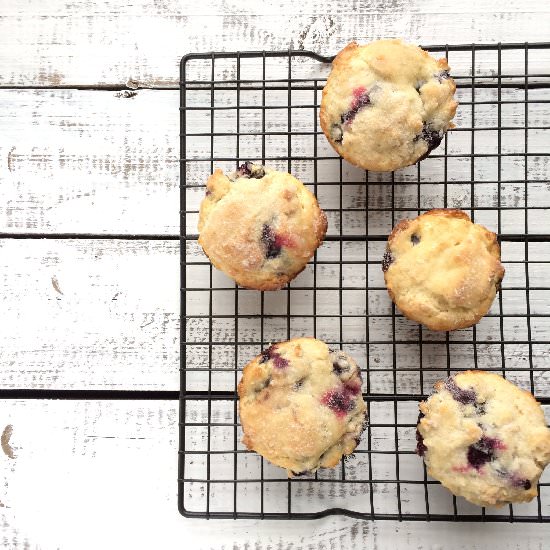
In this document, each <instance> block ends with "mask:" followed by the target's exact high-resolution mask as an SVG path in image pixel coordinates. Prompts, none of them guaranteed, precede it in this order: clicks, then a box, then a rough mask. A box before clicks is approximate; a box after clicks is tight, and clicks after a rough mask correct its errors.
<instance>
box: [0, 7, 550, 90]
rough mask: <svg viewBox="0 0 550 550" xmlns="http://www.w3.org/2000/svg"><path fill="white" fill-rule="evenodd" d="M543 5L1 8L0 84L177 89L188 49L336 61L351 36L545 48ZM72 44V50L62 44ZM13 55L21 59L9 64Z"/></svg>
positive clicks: (547, 12) (545, 19)
mask: <svg viewBox="0 0 550 550" xmlns="http://www.w3.org/2000/svg"><path fill="white" fill-rule="evenodd" d="M549 13H550V12H549V7H548V4H547V3H545V2H540V1H538V0H526V1H523V2H517V3H506V4H505V5H502V6H501V5H500V4H498V3H495V2H493V1H491V0H464V1H463V2H461V3H460V5H457V4H456V2H454V1H453V0H428V1H419V0H416V1H414V2H409V1H407V0H395V1H393V2H391V3H384V2H374V3H372V4H369V3H357V2H356V1H355V0H342V1H341V2H338V3H337V4H335V5H334V6H331V10H330V14H328V13H327V12H326V3H325V2H324V1H322V0H303V1H302V2H299V3H296V2H293V1H292V0H277V1H275V2H271V3H270V4H269V5H264V4H263V3H262V4H261V7H260V4H257V3H254V2H250V1H249V0H234V1H233V2H230V3H227V2H221V1H219V0H209V1H208V2H201V3H200V4H197V3H195V2H191V1H185V2H176V1H175V0H165V1H162V2H156V3H153V4H151V3H150V2H147V1H146V0H138V1H136V2H132V3H130V4H121V5H118V6H116V7H113V5H112V3H110V2H108V1H107V0H98V1H91V0H87V1H85V2H76V3H75V2H68V1H67V0H55V1H52V2H48V5H47V6H46V5H44V3H42V2H37V1H33V2H23V3H22V2H18V1H17V0H8V1H7V2H6V1H4V2H3V3H2V9H1V14H0V85H2V86H16V85H18V86H66V85H74V84H80V85H98V84H109V85H125V84H126V83H127V82H130V85H131V86H134V85H136V84H137V85H139V86H145V87H147V86H174V85H176V84H177V81H178V63H179V58H180V57H181V56H182V55H184V54H186V53H188V52H192V51H210V50H225V51H230V50H251V49H252V50H263V49H267V50H274V49H286V48H288V47H289V46H293V47H295V48H298V49H299V48H306V49H314V50H318V51H320V52H321V53H325V54H333V53H335V52H336V51H338V50H339V49H341V48H342V47H343V46H344V45H345V44H346V43H347V42H349V40H350V39H351V38H357V39H359V40H362V41H366V40H371V39H374V38H381V37H392V36H401V37H404V38H406V39H409V40H412V41H418V42H422V43H426V42H430V43H450V44H453V43H471V42H498V41H502V42H507V41H508V42H510V41H518V37H521V41H523V40H530V41H543V40H547V39H548V32H547V27H548V25H547V23H548V14H549ZM66 45H68V46H66ZM13 52H17V63H14V55H13Z"/></svg>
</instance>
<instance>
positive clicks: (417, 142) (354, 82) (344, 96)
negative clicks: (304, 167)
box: [320, 40, 458, 172]
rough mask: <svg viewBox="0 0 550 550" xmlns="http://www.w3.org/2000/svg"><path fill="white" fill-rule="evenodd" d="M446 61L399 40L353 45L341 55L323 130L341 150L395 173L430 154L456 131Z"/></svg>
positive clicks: (328, 90) (328, 91) (326, 97)
mask: <svg viewBox="0 0 550 550" xmlns="http://www.w3.org/2000/svg"><path fill="white" fill-rule="evenodd" d="M455 89H456V86H455V83H454V81H453V79H452V78H451V77H450V76H449V65H447V60H446V59H440V60H439V61H436V60H435V59H434V58H433V57H431V56H430V55H429V54H428V53H427V52H425V51H423V50H422V49H420V48H419V47H418V46H413V45H412V44H405V43H403V42H401V41H400V40H378V41H376V42H372V43H370V44H368V45H366V46H359V45H358V44H356V43H355V42H352V43H351V44H349V45H348V46H346V47H345V48H344V49H343V50H342V51H341V52H340V53H339V54H338V55H337V56H336V58H335V59H334V61H333V63H332V71H331V73H330V75H329V77H328V80H327V83H326V86H325V88H324V90H323V99H322V101H321V113H320V117H321V127H322V128H323V132H324V133H325V135H326V137H327V139H328V140H329V142H330V144H331V145H332V147H334V149H335V150H336V151H337V152H338V154H339V155H341V156H342V157H344V158H345V159H346V160H347V161H349V162H351V163H352V164H355V165H356V166H359V167H361V168H365V169H367V170H376V171H383V172H385V171H391V170H397V169H398V168H402V167H403V166H408V165H410V164H414V163H415V162H417V161H419V160H422V159H424V158H426V157H427V156H428V155H429V153H430V151H432V150H433V149H435V148H436V147H437V146H438V145H439V144H440V143H441V140H442V139H443V136H444V135H445V132H446V131H447V130H448V129H449V128H452V127H453V125H452V123H451V120H452V119H453V117H454V115H455V112H456V108H457V105H458V103H457V102H456V101H455V100H454V97H453V95H454V92H455Z"/></svg>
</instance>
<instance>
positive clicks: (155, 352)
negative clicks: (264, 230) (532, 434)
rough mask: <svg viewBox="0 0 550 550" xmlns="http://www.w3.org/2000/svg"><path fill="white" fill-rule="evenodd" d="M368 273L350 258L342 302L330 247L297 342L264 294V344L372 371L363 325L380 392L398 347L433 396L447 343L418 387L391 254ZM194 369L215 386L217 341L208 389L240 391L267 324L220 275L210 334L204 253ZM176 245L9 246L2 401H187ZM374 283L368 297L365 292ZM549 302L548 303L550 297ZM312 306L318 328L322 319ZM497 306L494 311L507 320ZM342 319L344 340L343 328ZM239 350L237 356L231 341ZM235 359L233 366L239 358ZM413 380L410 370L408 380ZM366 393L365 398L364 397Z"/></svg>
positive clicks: (516, 260)
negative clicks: (339, 354) (390, 276)
mask: <svg viewBox="0 0 550 550" xmlns="http://www.w3.org/2000/svg"><path fill="white" fill-rule="evenodd" d="M373 244H374V245H376V246H373V247H372V248H371V249H370V250H369V259H370V260H371V261H374V262H376V263H373V264H369V266H368V268H365V267H359V266H358V265H357V263H353V262H357V261H364V259H365V245H364V243H361V242H354V241H349V242H344V243H343V245H342V251H343V258H344V266H343V291H342V297H341V301H340V293H339V291H338V289H337V285H338V281H339V277H340V275H339V270H338V266H337V265H335V264H334V260H335V259H338V258H339V244H338V243H337V242H327V243H325V244H324V245H323V247H322V248H321V249H320V250H319V253H318V265H317V285H318V290H317V291H316V293H314V292H313V290H312V285H313V268H312V266H310V267H308V268H307V269H306V270H305V271H304V272H303V273H302V274H300V276H299V277H298V278H297V279H296V280H295V281H294V282H293V283H292V285H291V291H290V294H291V295H290V310H289V311H290V314H291V315H292V320H291V323H290V332H288V331H287V324H286V319H285V315H286V314H287V312H288V310H287V306H286V303H287V302H286V295H287V291H279V292H277V293H265V295H264V310H263V313H264V316H265V318H264V321H263V333H264V343H267V342H270V341H279V340H285V339H287V338H288V337H292V336H302V335H304V334H305V335H316V336H317V337H319V338H321V339H324V340H326V341H328V342H334V343H336V344H337V345H339V343H340V342H344V348H345V349H347V350H348V351H349V352H350V353H352V354H353V355H354V356H356V358H357V360H358V361H359V363H360V364H361V366H362V367H363V368H366V367H367V348H366V345H365V344H364V342H366V341H367V332H366V331H367V324H366V320H365V315H366V314H367V312H368V314H369V315H370V316H371V317H370V319H369V332H368V337H369V341H370V342H371V345H370V347H369V366H370V369H371V370H370V373H371V374H370V381H371V386H370V388H368V390H369V391H370V392H371V393H388V392H392V391H393V371H392V364H391V357H392V352H391V341H392V339H393V338H395V339H396V341H397V342H398V348H399V350H398V358H399V367H400V368H403V369H409V370H403V372H400V373H399V376H398V382H397V388H398V393H411V392H412V393H414V394H420V393H422V392H428V391H430V388H431V384H433V382H435V380H437V379H439V378H440V377H441V376H442V373H441V368H443V367H445V366H446V364H447V363H446V344H445V338H444V335H442V334H437V333H433V332H430V331H424V333H423V339H424V342H432V343H425V344H424V345H423V359H422V361H423V362H422V364H423V366H424V369H425V370H424V385H423V386H422V387H421V385H420V377H419V373H418V370H417V369H418V368H419V364H420V363H419V361H420V360H419V351H420V350H419V344H417V343H414V344H413V343H410V342H416V341H417V340H418V325H417V324H416V323H413V322H410V321H407V320H405V319H402V318H398V319H397V323H396V328H395V336H394V333H393V329H392V324H391V316H390V314H391V303H390V300H389V297H388V295H387V292H386V291H385V289H384V283H383V279H382V272H381V270H380V264H379V261H380V258H381V256H382V251H383V246H384V243H383V242H376V243H373ZM519 245H520V246H519V247H518V246H516V245H515V243H506V244H505V246H504V247H503V259H504V262H505V266H506V268H507V270H508V274H507V277H506V278H505V280H504V283H503V311H504V313H505V318H504V323H503V324H504V327H503V336H504V339H505V341H506V343H505V345H504V353H505V357H506V364H507V366H508V367H510V369H511V371H510V373H509V376H510V378H511V379H512V380H514V381H516V382H518V383H522V384H528V383H529V372H528V370H527V368H528V366H529V363H528V360H527V358H528V352H529V346H527V345H526V344H525V343H522V342H525V341H526V339H527V332H526V326H527V325H526V321H525V291H524V290H522V289H523V288H524V286H525V268H524V265H523V264H522V263H521V261H522V259H523V244H522V243H519ZM547 245H548V243H532V244H531V246H530V249H529V250H530V256H529V257H530V261H531V262H533V263H532V264H530V266H529V271H530V276H531V281H532V283H531V284H532V285H533V286H535V285H536V286H537V288H539V289H540V290H537V291H535V290H533V291H532V292H531V313H532V314H533V317H532V318H531V328H532V339H533V348H532V353H533V361H534V366H535V367H536V368H538V369H543V368H544V366H545V364H546V363H547V358H546V354H547V345H546V344H545V343H544V342H547V340H548V334H549V329H550V318H549V317H545V316H543V315H544V313H545V312H547V306H546V303H547V296H548V278H547V277H546V275H545V274H546V273H547V271H548V263H541V262H545V261H546V262H547V261H548V259H549V258H550V247H549V246H547ZM188 264H189V265H188V267H187V276H188V281H189V283H188V285H187V293H186V304H187V316H188V321H187V336H186V338H187V342H188V344H189V345H188V346H187V365H188V367H189V369H191V370H190V372H189V374H188V389H190V390H201V391H202V390H204V389H205V388H206V387H208V372H207V368H208V366H209V355H208V341H214V342H216V345H215V347H214V348H213V349H214V352H213V354H212V355H213V359H212V366H213V368H214V369H215V372H214V373H213V374H212V388H213V389H215V390H223V391H233V390H234V380H235V372H234V368H235V364H237V366H238V367H239V368H241V367H242V366H243V365H244V364H246V362H248V360H249V359H250V357H252V356H253V355H255V354H256V353H258V352H259V349H260V329H261V326H262V322H261V320H260V319H259V317H258V314H259V313H260V312H261V311H262V310H261V307H260V293H258V292H256V291H250V290H239V292H238V298H237V299H238V314H239V319H238V327H237V328H236V326H235V321H234V319H233V314H234V312H235V308H234V304H235V291H234V285H233V283H232V282H231V281H230V280H229V279H228V278H227V277H225V276H224V275H223V274H221V273H220V272H218V271H215V270H214V272H213V285H214V290H213V292H212V313H213V318H212V323H211V328H210V323H209V321H208V312H209V307H210V306H209V303H210V294H209V292H208V291H207V290H205V284H206V283H205V281H208V280H209V264H208V263H207V262H206V258H205V256H204V255H203V254H202V252H201V251H200V250H199V248H198V246H197V243H196V242H195V241H192V242H190V243H189V244H188ZM179 267H180V264H179V242H178V241H163V240H158V241H157V240H154V241H142V240H117V239H114V240H113V239H92V240H82V239H64V240H55V239H24V240H19V239H2V240H0V289H1V295H2V296H3V317H2V331H1V332H0V362H1V364H2V369H0V388H12V389H13V388H35V389H38V388H48V389H77V390H82V389H122V390H138V389H139V390H170V391H176V390H178V388H179V381H178V367H179V323H180V313H179ZM367 284H368V287H369V292H368V296H367V295H366V293H365V290H364V289H365V288H366V286H367ZM545 289H546V290H545ZM314 297H315V298H316V303H317V317H316V318H314V317H313V300H314ZM498 307H499V305H498V301H497V302H495V304H494V305H493V308H492V310H491V313H492V315H495V314H498ZM340 312H342V313H343V314H344V315H345V316H346V317H345V318H344V319H343V322H342V328H341V330H340V323H339V321H338V315H339V313H340ZM476 331H477V340H478V341H479V342H483V343H480V344H478V346H477V360H478V365H479V366H480V367H481V368H500V366H501V347H500V345H499V343H498V342H499V341H500V339H501V334H500V329H499V320H498V317H496V316H490V317H487V318H485V319H483V320H482V321H481V323H480V324H479V325H478V326H477V329H476ZM450 340H451V348H450V349H451V367H452V368H464V367H465V366H473V365H474V356H473V345H472V344H471V340H472V330H471V329H470V330H464V331H459V332H456V333H453V334H452V335H451V338H450ZM236 341H239V342H241V343H240V344H239V345H238V346H235V345H234V342H236ZM235 352H237V357H235ZM410 369H413V370H410ZM534 378H535V390H536V393H537V395H538V396H545V395H550V378H549V377H548V376H547V375H546V373H545V372H544V371H543V370H539V371H538V372H536V373H535V376H534ZM365 390H366V391H367V388H365Z"/></svg>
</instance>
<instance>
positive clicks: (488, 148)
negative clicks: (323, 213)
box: [0, 62, 550, 235]
mask: <svg viewBox="0 0 550 550" xmlns="http://www.w3.org/2000/svg"><path fill="white" fill-rule="evenodd" d="M492 65H493V66H494V62H493V64H492ZM495 93H496V92H495V91H494V90H493V91H489V90H479V91H478V92H477V101H495V99H496V97H495ZM545 93H546V92H545V91H544V90H533V91H531V92H530V96H529V97H530V99H531V100H533V101H534V100H536V99H537V98H538V99H543V98H544V97H545V95H544V94H545ZM243 95H244V94H243ZM468 96H469V92H468V91H465V90H461V91H459V98H460V99H462V104H461V105H460V106H459V109H458V113H457V118H456V122H457V125H458V129H457V130H456V131H454V132H452V134H450V135H449V137H448V153H449V154H450V155H455V157H454V158H450V159H449V161H448V163H447V167H448V179H449V182H450V184H449V186H448V203H447V205H448V206H453V207H459V208H460V207H462V208H469V206H470V184H469V181H470V178H471V172H470V171H471V166H470V160H469V158H468V156H467V155H469V154H470V152H471V144H470V137H471V136H470V134H471V132H470V131H469V130H468V129H469V128H470V127H471V104H470V103H471V98H469V97H468ZM294 97H295V101H296V102H303V104H310V105H311V104H313V100H314V97H313V94H312V92H309V93H305V92H299V93H295V94H294ZM506 97H507V98H508V100H509V101H517V103H512V104H508V105H506V106H505V107H503V109H502V113H501V125H502V126H505V127H507V128H510V129H509V130H507V131H504V132H503V133H502V136H501V140H502V144H501V150H502V152H505V153H512V154H514V156H511V157H503V160H502V165H501V171H500V178H501V180H502V181H504V182H505V183H504V184H503V185H502V197H503V199H502V205H503V206H506V207H509V208H515V209H516V210H508V211H507V212H504V213H503V214H502V232H503V233H522V232H523V231H524V223H523V222H524V214H523V211H522V210H521V208H522V207H523V205H524V204H525V197H524V185H523V184H522V183H521V182H522V180H523V178H524V163H525V159H524V157H523V156H522V155H523V153H524V131H523V130H521V129H520V130H514V129H513V128H521V126H522V125H523V124H524V120H525V118H524V105H523V104H522V103H520V102H521V101H522V100H523V99H524V92H523V91H521V90H507V91H506ZM216 98H217V99H216V102H217V104H218V105H219V106H224V105H225V106H229V105H232V106H234V105H235V98H234V94H232V93H225V94H224V93H219V92H218V93H217V94H216ZM319 98H320V93H319V94H318V96H317V99H318V100H319ZM260 99H261V98H260ZM257 101H258V97H257V94H254V95H252V94H251V95H249V96H244V97H243V103H244V104H247V103H250V104H252V105H254V104H255V102H257ZM272 101H273V104H279V105H281V104H282V105H284V102H285V101H286V97H285V96H284V94H282V95H281V94H280V93H279V94H277V95H274V96H273V98H272ZM0 102H1V104H2V109H1V110H0V135H1V139H0V159H2V160H1V162H0V181H1V184H2V199H3V200H2V201H1V203H0V232H7V233H49V234H50V233H98V234H113V233H114V234H124V235H128V234H162V235H177V234H178V233H179V167H178V159H179V139H178V135H179V117H178V116H177V113H178V106H179V99H178V92H177V91H158V90H155V91H153V90H140V91H138V92H137V94H136V95H135V96H132V97H129V98H127V97H125V96H124V94H121V92H113V91H89V90H85V91H83V90H23V91H22V90H0ZM188 105H190V106H193V107H197V106H199V105H202V106H209V93H207V94H206V96H205V93H203V92H200V93H199V92H195V93H189V94H188ZM549 110H550V109H549V107H548V104H545V103H540V104H536V103H533V104H532V105H530V107H529V125H530V126H531V127H537V128H538V127H540V126H541V125H544V124H545V123H547V121H548V116H549ZM475 113H476V120H477V121H478V123H479V124H480V126H482V127H485V128H488V129H487V130H485V131H482V132H477V133H476V138H475V139H476V141H475V152H476V154H478V155H495V154H496V153H497V152H498V141H497V132H496V131H495V130H494V129H491V128H495V127H496V125H497V122H498V120H497V113H496V109H495V106H494V105H487V104H481V105H477V106H476V110H475ZM241 116H242V121H241V128H240V130H241V131H242V132H254V131H258V130H260V131H261V124H260V121H259V119H258V117H257V116H254V113H253V112H250V111H248V113H246V112H243V113H242V115H241ZM313 116H314V115H313V110H312V109H295V111H294V113H293V130H294V131H296V132H299V131H308V132H311V131H312V118H313ZM188 117H189V120H188V125H189V128H190V130H189V131H190V132H193V133H208V132H210V121H209V117H207V116H205V114H204V111H190V113H189V115H188ZM235 124H236V122H235V110H234V109H233V110H220V111H218V112H217V114H216V121H215V132H216V133H220V134H223V133H224V132H234V131H235ZM476 124H477V123H476ZM285 130H286V112H285V111H284V110H278V111H272V113H271V114H270V122H269V126H268V131H272V132H276V131H285ZM319 132H320V130H319ZM548 132H549V131H548V130H547V129H546V130H542V129H531V130H529V133H528V138H529V152H530V153H533V154H534V153H538V155H537V156H533V157H530V158H529V161H528V162H529V197H528V205H529V206H536V207H538V208H542V207H546V208H547V209H550V190H549V187H548V173H549V170H550V166H549V163H550V149H549V145H548V144H549V140H548V135H549V134H548ZM316 139H317V143H318V155H319V156H324V157H326V160H320V161H319V162H318V181H319V186H318V194H319V199H320V201H321V204H322V205H323V207H324V208H326V209H329V210H334V209H337V208H338V206H339V195H338V194H339V189H340V185H339V184H336V183H335V182H338V179H339V162H338V161H337V159H335V158H334V153H333V152H332V150H331V149H330V147H329V146H328V145H327V143H326V139H325V138H324V136H323V135H322V134H320V133H319V134H318V135H317V136H316ZM240 147H241V155H249V157H250V158H259V157H261V154H262V151H261V143H260V141H259V140H258V139H255V136H251V135H244V136H241V138H240ZM212 153H213V154H214V156H218V157H227V156H232V155H235V140H234V139H233V138H232V137H231V136H221V137H216V141H215V150H214V151H213V152H212ZM267 153H268V155H270V156H285V155H287V154H288V151H287V139H286V137H281V136H277V137H276V138H270V140H269V144H268V151H267ZM292 153H293V155H294V156H308V155H312V153H313V138H312V137H311V136H299V135H296V136H294V137H293V145H292ZM210 154H211V151H210V137H208V136H207V135H206V136H202V137H201V136H196V137H193V138H189V139H188V146H187V151H186V155H187V158H189V159H190V162H189V163H188V183H190V184H194V185H203V184H204V182H205V180H206V177H207V172H208V171H209V169H210V163H205V162H198V161H196V160H193V159H198V158H205V157H208V156H209V155H210ZM442 154H443V149H442V148H440V149H438V150H436V151H435V152H434V158H430V159H428V160H426V161H424V162H422V163H421V167H420V170H421V172H420V174H421V180H422V182H423V185H422V188H421V198H420V204H418V203H417V197H416V186H411V185H407V184H408V183H410V182H414V181H416V180H417V178H418V173H417V168H416V167H409V168H406V169H403V170H399V171H398V172H397V173H396V176H395V183H396V188H395V193H394V200H393V204H394V206H395V208H397V209H399V210H398V212H397V214H396V219H399V218H400V217H405V216H406V215H407V214H409V213H414V212H415V210H416V209H417V208H419V207H420V208H431V207H440V206H443V205H444V204H443V193H442V189H443V188H442V186H441V185H440V183H439V182H441V181H442V180H443V176H444V173H443V168H444V162H443V159H442V158H441V155H442ZM456 155H463V157H456ZM215 164H216V165H219V166H222V167H227V168H230V167H233V166H234V162H233V163H232V162H225V163H224V162H216V163H215ZM280 164H281V168H284V167H286V162H284V161H283V162H282V163H280ZM292 166H293V171H294V172H295V173H296V174H297V175H298V176H299V177H301V178H303V180H304V181H305V182H306V183H312V182H313V173H312V163H310V162H300V161H295V162H294V163H293V165H292ZM497 168H498V166H497V161H496V158H495V157H494V156H492V157H491V156H488V157H478V158H477V159H476V161H475V166H474V175H475V177H476V181H477V182H478V183H477V185H476V190H475V194H476V200H475V204H476V206H482V207H491V206H493V207H494V206H496V205H497V184H496V183H495V182H496V181H497V179H498V177H499V173H498V170H497ZM344 178H345V181H346V182H348V183H346V186H345V197H344V199H343V206H344V208H348V209H354V210H355V212H351V213H348V214H347V218H346V220H345V224H346V225H345V228H344V232H345V233H354V232H364V231H365V229H364V224H365V214H364V212H362V210H364V209H365V208H367V209H368V210H369V218H368V230H369V233H370V234H387V233H388V232H389V231H390V230H391V216H390V213H389V212H381V211H378V212H375V211H374V210H376V209H380V208H389V207H391V205H392V189H391V186H389V185H387V184H386V185H385V184H384V183H383V182H387V181H389V175H388V174H381V173H379V174H377V173H373V174H370V178H369V181H371V182H374V183H372V184H371V185H369V187H368V192H367V188H366V187H365V186H364V185H362V182H364V181H365V174H364V172H362V171H361V170H358V169H355V168H353V167H351V166H349V165H347V164H345V165H344ZM354 183H355V185H354ZM203 193H204V192H203V189H201V188H196V189H189V190H188V192H187V198H188V205H187V209H188V210H189V211H190V213H189V215H188V216H187V219H188V231H189V233H196V222H197V215H196V213H195V212H197V211H198V206H199V202H200V200H201V198H202V196H203ZM406 209H410V210H409V212H407V211H406ZM548 212H549V210H537V211H533V212H531V213H530V215H529V220H530V223H531V224H532V225H531V226H530V227H529V228H528V229H529V231H530V232H534V233H540V232H542V231H550V222H549V220H550V216H548ZM476 219H477V220H478V221H480V222H483V223H486V224H487V225H489V226H491V227H495V226H496V223H497V216H496V210H492V211H488V212H478V213H477V218H476ZM329 222H330V228H329V229H330V232H332V233H333V234H337V233H338V231H339V229H338V224H339V219H338V217H337V214H336V213H335V212H330V213H329Z"/></svg>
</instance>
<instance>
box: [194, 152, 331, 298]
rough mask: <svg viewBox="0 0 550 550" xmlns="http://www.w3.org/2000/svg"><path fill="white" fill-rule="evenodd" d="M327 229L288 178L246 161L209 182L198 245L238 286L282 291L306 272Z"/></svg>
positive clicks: (313, 203)
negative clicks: (228, 172)
mask: <svg viewBox="0 0 550 550" xmlns="http://www.w3.org/2000/svg"><path fill="white" fill-rule="evenodd" d="M326 230H327V218H326V216H325V214H324V212H323V211H322V210H321V209H320V208H319V205H318V203H317V199H316V198H315V196H314V195H313V193H311V191H309V189H307V188H306V187H305V185H304V184H303V183H302V182H301V181H299V180H297V179H296V178H295V177H294V176H292V175H290V174H287V173H285V172H278V171H275V170H271V169H269V168H267V167H265V166H261V165H259V164H253V163H252V162H246V163H245V164H243V165H242V166H241V167H240V168H239V169H238V170H237V171H236V172H233V173H231V174H224V173H223V172H222V171H221V170H219V169H218V170H216V171H215V172H214V173H213V174H212V175H211V176H210V178H209V179H208V182H207V184H206V196H205V198H204V200H203V201H202V203H201V206H200V215H199V234H200V235H199V243H200V245H201V246H202V248H203V250H204V252H205V254H206V255H207V256H208V257H209V258H210V261H211V262H212V264H213V265H214V267H216V268H218V269H220V270H221V271H223V272H224V273H225V274H226V275H228V276H229V277H231V278H232V279H233V280H234V281H236V282H237V284H239V285H240V286H243V287H246V288H252V289H257V290H277V289H279V288H281V287H283V286H284V285H285V284H287V283H288V282H289V281H291V280H292V279H293V278H294V277H296V276H297V275H298V274H299V273H300V272H301V271H302V270H303V269H304V268H305V266H306V265H307V263H308V261H309V260H310V259H311V257H312V256H313V254H314V253H315V250H316V249H317V248H318V247H319V245H320V244H321V243H322V242H323V239H324V237H325V233H326Z"/></svg>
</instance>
